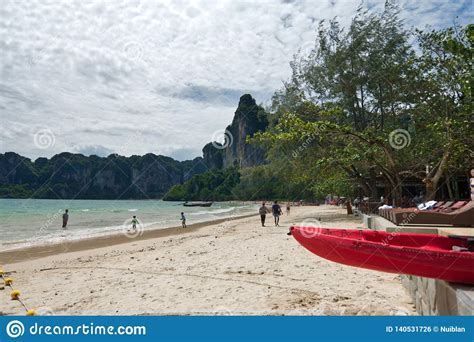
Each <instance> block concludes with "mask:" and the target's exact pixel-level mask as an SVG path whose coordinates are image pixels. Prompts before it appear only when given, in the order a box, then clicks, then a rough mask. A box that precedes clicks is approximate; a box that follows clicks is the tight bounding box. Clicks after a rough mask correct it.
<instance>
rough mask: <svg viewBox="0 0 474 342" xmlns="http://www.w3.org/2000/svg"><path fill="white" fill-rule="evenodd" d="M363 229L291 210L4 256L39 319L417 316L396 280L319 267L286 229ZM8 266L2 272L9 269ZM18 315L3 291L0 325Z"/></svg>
mask: <svg viewBox="0 0 474 342" xmlns="http://www.w3.org/2000/svg"><path fill="white" fill-rule="evenodd" d="M317 218H320V219H321V222H322V225H323V226H325V227H340V228H357V227H361V226H362V224H361V223H360V221H359V220H358V219H357V218H353V217H348V216H347V215H346V214H345V210H344V209H340V208H336V207H328V206H320V207H294V208H292V210H291V215H290V216H287V215H284V216H283V217H282V219H281V227H273V224H272V217H270V216H268V217H267V221H268V222H267V223H268V226H267V227H265V228H263V227H261V226H260V221H259V217H258V216H256V215H255V216H252V217H244V218H237V219H232V220H221V221H218V222H213V223H207V224H199V225H196V226H190V228H188V229H187V230H183V229H176V228H174V229H168V230H162V231H158V230H155V231H152V232H145V233H144V234H143V235H142V236H141V237H139V238H135V239H130V238H127V237H125V236H116V237H108V238H98V239H94V240H88V241H82V242H78V243H74V244H72V245H57V246H49V247H42V248H37V249H30V250H21V251H16V252H2V253H0V262H1V263H3V267H4V269H5V270H6V271H11V272H13V273H11V277H12V278H13V279H14V287H15V288H17V289H19V290H20V291H21V293H22V299H23V300H24V301H25V303H26V304H27V305H28V306H29V307H33V308H37V310H38V313H39V314H54V315H414V314H416V312H415V310H414V307H413V303H411V300H410V298H409V296H408V294H407V293H406V292H405V289H404V288H403V286H402V284H401V283H400V279H399V278H400V276H398V275H396V274H388V273H380V272H375V271H370V270H364V269H357V268H352V267H348V266H343V265H339V264H336V263H332V262H329V261H327V260H324V259H321V258H319V257H317V256H315V255H313V254H311V253H310V252H308V251H307V250H305V249H304V248H303V247H302V246H300V245H299V244H298V243H297V242H296V241H295V240H294V239H293V238H292V237H291V236H287V235H286V233H287V231H288V228H289V227H290V225H292V224H299V225H301V224H303V223H305V222H306V223H308V222H309V223H311V222H315V220H316V219H317ZM5 261H6V262H5ZM17 314H18V315H23V314H24V310H23V309H22V307H21V306H20V304H19V303H18V302H16V301H11V300H9V290H7V289H4V290H3V291H0V315H17Z"/></svg>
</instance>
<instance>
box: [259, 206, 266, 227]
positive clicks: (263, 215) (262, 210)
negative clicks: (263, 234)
mask: <svg viewBox="0 0 474 342" xmlns="http://www.w3.org/2000/svg"><path fill="white" fill-rule="evenodd" d="M267 212H268V209H267V207H266V206H265V202H262V206H261V207H260V209H258V213H259V214H260V221H261V222H262V227H265V219H266V217H267Z"/></svg>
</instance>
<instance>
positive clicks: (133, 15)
mask: <svg viewBox="0 0 474 342" xmlns="http://www.w3.org/2000/svg"><path fill="white" fill-rule="evenodd" d="M358 5H359V2H358V1H344V0H338V1H330V0H327V1H254V2H251V1H213V0H202V1H166V2H164V1H152V0H150V1H144V0H130V1H112V0H108V1H76V2H71V1H63V2H60V1H57V0H55V1H48V2H46V1H36V2H33V1H16V0H2V5H1V6H0V116H1V125H2V127H1V129H0V138H1V145H0V152H4V151H15V152H18V153H21V154H23V155H26V156H29V157H33V158H35V157H38V156H51V155H53V154H55V153H58V152H61V151H83V152H85V153H93V151H96V152H97V153H109V152H115V153H119V154H124V155H131V154H145V153H148V152H153V153H159V154H165V155H173V156H176V157H179V158H191V157H194V156H197V155H200V153H201V151H200V150H201V148H202V146H203V145H204V144H205V143H207V142H208V141H209V140H210V139H211V136H212V134H213V132H215V131H216V130H218V129H222V128H224V127H226V126H227V124H229V123H230V121H231V120H232V116H233V112H234V111H235V107H236V105H237V101H238V97H239V96H240V95H241V94H243V93H245V92H249V93H251V94H253V95H254V96H255V97H256V98H257V100H258V101H266V100H268V98H269V97H270V96H271V94H272V92H273V91H274V90H275V89H277V88H279V87H280V84H281V81H282V80H284V79H286V78H287V77H288V76H289V72H290V68H289V65H288V63H289V61H290V60H291V58H292V55H293V54H294V53H295V52H296V51H297V50H298V49H299V48H301V47H304V46H308V44H311V43H312V42H313V41H314V37H315V28H316V26H317V24H318V21H319V20H321V19H329V18H332V17H334V16H338V17H339V18H340V20H341V21H342V22H343V23H345V24H347V23H348V22H349V20H350V18H351V16H352V15H353V14H354V10H355V9H356V8H357V6H358ZM401 5H402V8H403V9H404V10H403V12H402V15H403V17H404V18H406V20H407V22H408V24H411V25H413V24H416V25H417V27H423V26H425V25H431V26H434V27H439V26H448V25H451V24H452V22H453V20H454V18H455V16H456V15H459V16H460V18H459V21H460V22H462V23H466V22H472V14H469V13H472V8H469V6H471V7H472V4H471V3H470V2H469V1H459V2H447V1H440V0H437V1H428V0H423V1H418V2H413V1H408V0H404V1H402V2H401ZM367 6H369V7H373V8H374V9H379V8H381V6H383V1H375V0H371V1H368V2H367ZM44 128H48V129H49V130H50V131H51V132H53V134H54V135H55V144H54V145H53V146H51V147H50V148H48V149H46V150H45V149H38V148H37V146H35V145H34V143H33V140H34V139H33V136H34V133H35V132H36V131H38V130H41V129H44ZM91 151H92V152H91Z"/></svg>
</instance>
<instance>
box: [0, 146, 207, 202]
mask: <svg viewBox="0 0 474 342" xmlns="http://www.w3.org/2000/svg"><path fill="white" fill-rule="evenodd" d="M206 170H207V168H206V166H205V165H204V164H203V163H202V158H196V159H194V160H188V161H184V162H179V161H176V160H174V159H172V158H169V157H164V156H157V155H154V154H146V155H144V156H132V157H123V156H118V155H110V156H108V157H107V158H100V157H97V156H90V157H86V156H83V155H81V154H72V153H61V154H58V155H55V156H54V157H52V158H51V159H46V158H39V159H37V160H36V161H34V162H32V161H31V160H30V159H28V158H25V157H22V156H20V155H18V154H16V153H12V152H9V153H5V154H0V197H35V198H68V199H69V198H77V199H147V198H160V197H161V196H162V195H163V194H164V193H166V192H167V191H168V190H169V189H170V187H171V186H173V185H175V184H179V183H182V182H184V181H186V180H188V179H190V178H191V177H192V176H193V175H195V174H198V173H203V172H205V171H206Z"/></svg>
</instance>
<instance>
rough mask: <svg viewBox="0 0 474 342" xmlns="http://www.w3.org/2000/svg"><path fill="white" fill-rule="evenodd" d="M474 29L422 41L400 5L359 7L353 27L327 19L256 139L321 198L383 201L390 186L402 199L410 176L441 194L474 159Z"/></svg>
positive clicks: (451, 31) (276, 98)
mask: <svg viewBox="0 0 474 342" xmlns="http://www.w3.org/2000/svg"><path fill="white" fill-rule="evenodd" d="M473 32H474V27H473V25H468V26H467V27H465V28H460V27H452V28H448V29H444V30H439V31H436V30H435V31H431V32H422V31H417V34H416V36H415V37H414V36H412V35H411V34H410V33H409V32H408V31H407V30H406V29H405V27H404V25H403V22H402V21H401V20H400V19H399V17H398V8H397V6H396V5H395V4H394V3H393V2H390V1H388V2H386V6H385V9H384V11H383V12H382V13H370V12H368V11H365V10H363V9H362V7H361V8H359V10H358V11H357V13H356V15H355V16H354V18H353V20H352V23H351V25H350V27H349V29H348V30H344V29H342V28H341V25H340V24H339V23H338V21H337V20H332V21H330V22H329V23H328V24H326V23H325V22H324V21H322V22H321V24H320V27H319V31H318V37H317V38H318V39H317V40H316V43H315V47H314V49H313V50H312V52H311V53H310V54H309V55H307V56H301V55H297V56H296V58H295V59H294V61H293V62H292V63H291V67H292V70H293V74H292V76H291V78H290V80H288V81H287V82H285V83H284V87H283V88H282V89H281V90H279V91H277V92H276V93H275V95H274V96H273V102H272V106H271V107H270V108H271V110H272V111H273V120H272V123H273V124H272V127H271V129H270V130H268V131H266V132H262V133H258V134H257V135H256V136H255V137H254V138H253V139H250V140H249V141H250V142H256V143H260V144H263V145H264V146H266V147H267V149H268V151H269V159H270V160H271V162H272V164H274V165H283V167H281V168H276V169H278V170H279V173H282V174H286V175H288V174H289V173H290V172H291V173H292V174H293V175H296V176H294V177H292V178H291V179H292V181H293V182H306V183H307V184H308V185H309V187H310V188H311V189H312V191H313V193H314V194H315V195H316V196H317V197H321V196H323V195H326V194H328V193H337V194H341V195H342V194H344V195H350V193H353V192H354V188H355V185H358V186H359V187H360V188H361V189H362V190H363V192H364V193H365V194H366V195H367V196H371V197H373V198H376V197H377V183H380V181H382V182H384V183H385V185H386V186H387V187H388V188H389V189H390V190H391V194H392V196H391V197H392V198H393V199H394V200H395V202H397V201H398V200H399V199H400V197H401V185H402V183H403V179H405V178H406V177H415V178H419V179H420V180H423V181H424V182H425V184H426V187H427V194H428V193H429V194H430V195H431V196H433V195H434V193H435V192H436V188H437V186H438V184H439V182H440V179H441V178H442V177H443V176H444V175H448V174H455V173H459V172H461V171H462V170H463V168H467V167H469V165H468V164H469V163H470V162H472V160H470V158H469V151H471V155H472V151H473V150H474V148H473V138H472V119H473V117H472V82H473V77H472V75H473V74H472V49H473V39H474V38H473ZM413 38H416V39H417V41H418V44H419V47H420V53H418V54H417V53H416V51H415V49H414V48H413V47H412V46H411V44H410V41H411V40H412V39H413ZM400 130H403V133H402V134H404V136H403V137H401V139H402V140H401V141H398V142H401V143H402V144H403V146H401V148H399V147H400V146H397V140H395V138H394V136H395V134H396V133H397V132H399V131H400ZM398 136H399V137H400V135H398ZM395 137H396V136H395ZM403 139H405V142H403ZM285 164H286V166H285ZM427 165H428V167H430V171H429V172H428V173H426V172H425V170H426V166H427ZM430 195H428V197H429V196H430Z"/></svg>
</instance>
